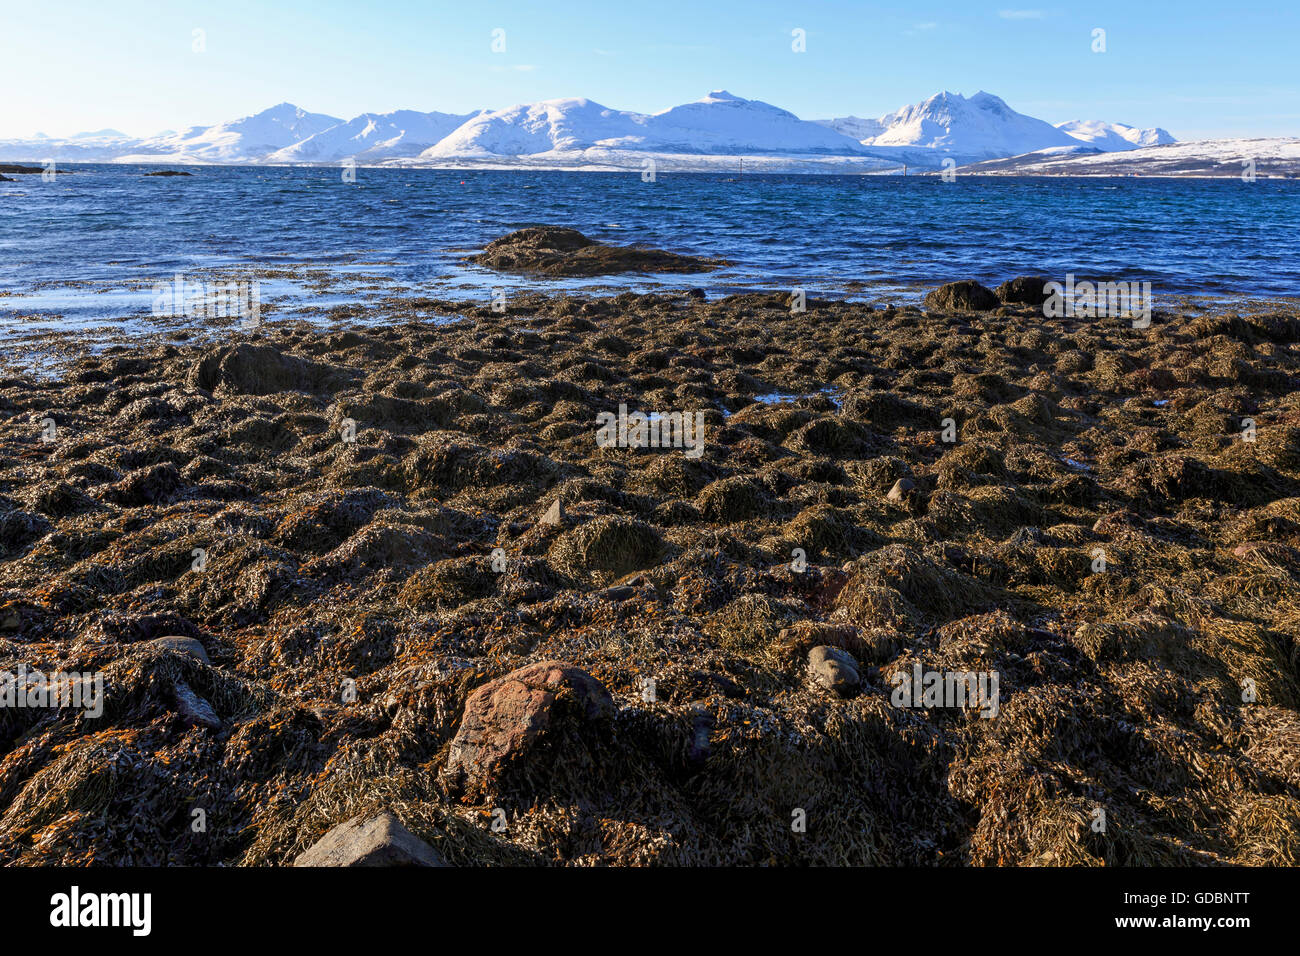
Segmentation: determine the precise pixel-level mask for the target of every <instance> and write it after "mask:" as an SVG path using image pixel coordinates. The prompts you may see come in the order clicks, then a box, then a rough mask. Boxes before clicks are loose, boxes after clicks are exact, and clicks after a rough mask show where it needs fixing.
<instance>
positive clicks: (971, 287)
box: [925, 279, 1002, 312]
mask: <svg viewBox="0 0 1300 956" xmlns="http://www.w3.org/2000/svg"><path fill="white" fill-rule="evenodd" d="M1001 304H1002V303H1001V302H1000V301H999V300H998V297H997V296H996V295H994V294H993V292H992V291H991V290H989V289H987V288H985V287H984V286H982V285H980V284H979V283H978V282H973V281H971V280H970V279H965V280H963V281H961V282H949V283H948V284H947V285H941V286H939V288H937V289H935V290H934V291H933V292H931V293H930V294H929V295H927V296H926V297H925V307H926V308H927V309H929V310H930V311H931V312H987V311H989V310H990V309H996V308H997V307H998V306H999V305H1001Z"/></svg>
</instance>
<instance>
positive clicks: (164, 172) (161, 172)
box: [145, 169, 194, 176]
mask: <svg viewBox="0 0 1300 956" xmlns="http://www.w3.org/2000/svg"><path fill="white" fill-rule="evenodd" d="M193 175H194V174H193V173H186V172H182V171H180V170H178V169H160V170H158V171H157V172H156V173H145V176H193Z"/></svg>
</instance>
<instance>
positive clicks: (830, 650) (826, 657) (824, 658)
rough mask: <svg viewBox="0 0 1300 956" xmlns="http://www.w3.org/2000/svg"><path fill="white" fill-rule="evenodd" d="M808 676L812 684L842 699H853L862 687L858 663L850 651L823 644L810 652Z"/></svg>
mask: <svg viewBox="0 0 1300 956" xmlns="http://www.w3.org/2000/svg"><path fill="white" fill-rule="evenodd" d="M808 676H809V678H810V679H811V680H812V682H813V683H814V684H815V685H817V686H818V687H821V688H823V689H825V690H828V691H830V692H832V693H834V694H837V695H839V696H840V697H852V696H854V695H855V694H857V692H858V688H859V687H860V686H861V685H862V678H861V676H860V675H859V673H858V662H857V660H856V659H854V657H853V655H852V654H850V653H849V652H848V651H846V650H843V649H841V648H838V647H831V646H830V645H828V644H821V645H818V646H817V647H814V648H813V649H812V650H811V651H809V652H808Z"/></svg>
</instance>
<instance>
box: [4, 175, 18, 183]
mask: <svg viewBox="0 0 1300 956" xmlns="http://www.w3.org/2000/svg"><path fill="white" fill-rule="evenodd" d="M16 181H17V180H13V179H10V178H9V177H8V176H0V183H12V182H16Z"/></svg>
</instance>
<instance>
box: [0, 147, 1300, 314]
mask: <svg viewBox="0 0 1300 956" xmlns="http://www.w3.org/2000/svg"><path fill="white" fill-rule="evenodd" d="M70 168H71V169H72V170H74V172H73V173H72V174H71V175H62V176H58V177H57V178H56V180H55V181H54V182H52V183H46V182H43V181H42V180H41V178H40V177H39V176H30V175H25V176H16V177H14V178H15V179H17V180H18V181H17V182H13V183H0V261H3V268H2V269H0V329H3V330H6V331H10V330H13V329H14V328H16V327H17V326H18V325H22V326H23V327H24V328H25V329H26V330H27V331H28V332H29V333H30V332H31V330H32V329H34V328H39V327H40V323H46V324H47V325H48V327H50V328H59V327H62V328H76V327H78V325H79V324H87V325H90V324H102V323H104V322H120V323H121V325H122V328H123V330H124V331H126V332H127V333H128V334H129V331H130V329H132V328H135V327H136V325H138V326H140V327H141V328H147V327H148V321H147V319H148V316H149V311H150V304H151V301H152V299H151V294H150V289H151V288H152V287H153V286H154V285H155V284H156V283H159V282H167V281H171V280H172V278H173V276H174V275H175V274H176V273H185V274H187V275H188V274H192V273H194V272H196V271H199V272H203V271H206V270H216V271H217V272H219V273H220V272H235V273H238V272H239V271H240V270H247V269H250V268H256V269H258V270H264V269H277V270H279V269H283V270H285V271H284V272H283V273H277V276H278V278H277V279H275V280H272V282H271V283H270V287H269V288H267V289H264V298H269V299H270V301H272V302H275V301H278V302H280V303H282V304H283V303H292V304H293V305H294V306H295V307H296V308H304V307H305V308H306V309H307V310H308V311H310V309H312V308H320V309H322V310H324V309H328V308H329V307H330V306H336V305H339V304H342V303H358V302H361V303H364V302H365V301H366V300H367V299H368V298H373V297H375V296H376V295H377V294H378V291H377V290H380V289H382V290H383V291H385V292H390V291H397V292H401V293H403V294H405V293H410V294H420V295H429V296H437V297H445V298H456V299H475V298H479V297H482V298H486V297H487V296H488V295H489V294H490V292H489V290H490V289H491V288H492V287H493V286H498V285H505V286H512V285H519V284H524V285H528V286H530V287H534V288H536V287H541V288H556V289H561V288H571V287H574V286H576V285H591V284H593V283H592V282H591V281H590V280H586V281H584V282H583V283H574V282H572V281H569V282H563V281H556V280H536V279H527V280H519V279H509V278H503V277H501V276H498V275H495V274H492V273H489V272H487V271H485V270H482V269H477V268H473V267H469V268H467V267H465V266H464V265H463V264H462V262H461V260H462V259H463V257H464V256H465V255H467V254H469V253H470V252H472V251H475V250H477V249H479V248H481V247H482V246H483V245H484V244H485V243H487V242H488V241H490V240H492V239H494V238H496V237H498V236H500V235H502V234H504V233H506V232H509V231H510V230H512V229H517V228H520V227H522V226H525V225H532V224H539V223H546V224H554V225H566V226H572V227H575V228H578V229H580V230H582V231H583V232H585V233H587V234H588V235H590V236H591V237H593V238H596V239H601V240H606V241H610V242H626V243H631V242H645V243H649V244H652V245H654V246H658V247H661V248H666V249H672V250H675V251H680V252H689V253H696V254H701V255H710V256H722V257H724V258H726V259H728V260H731V261H732V262H733V263H734V264H733V265H732V266H731V267H729V268H726V269H723V270H719V271H717V272H714V273H711V274H705V275H697V276H671V277H644V276H637V277H621V278H615V277H612V278H610V279H608V280H604V279H602V280H599V284H600V285H605V286H624V287H630V288H635V289H648V288H654V287H656V286H676V287H682V286H703V287H705V288H706V289H709V290H711V291H718V292H721V291H726V290H732V289H737V288H745V287H763V288H788V287H793V286H798V287H804V288H807V289H808V290H809V291H810V293H812V294H851V295H855V296H861V297H864V298H874V297H878V296H881V295H886V294H888V295H895V294H896V295H899V296H901V297H902V298H906V296H907V295H908V294H913V295H914V294H916V292H917V290H918V288H919V287H921V286H927V285H932V284H935V283H937V282H941V281H948V280H951V279H955V278H977V279H980V280H982V281H984V282H986V283H989V284H994V283H996V282H999V281H1001V280H1002V279H1005V278H1009V277H1011V276H1014V275H1019V274H1024V273H1030V272H1034V273H1046V274H1051V275H1064V274H1065V273H1067V272H1072V273H1074V274H1076V275H1077V276H1079V277H1080V278H1115V279H1125V280H1139V281H1140V280H1150V281H1151V282H1152V285H1153V289H1154V291H1155V293H1156V295H1157V297H1159V296H1161V295H1171V294H1181V293H1191V294H1197V295H1248V296H1279V295H1285V296H1291V295H1297V294H1300V182H1291V181H1269V180H1259V181H1257V182H1255V183H1253V184H1247V183H1243V182H1241V181H1239V180H1235V179H1234V180H1223V181H1219V180H1155V179H1005V178H995V179H974V178H959V179H958V180H957V181H956V182H953V183H945V182H943V181H942V180H940V179H938V178H906V179H904V178H900V177H894V176H891V177H868V176H749V175H746V176H743V177H741V178H739V179H729V178H728V177H724V176H712V175H702V174H679V175H672V174H661V175H660V176H659V179H658V182H655V183H644V182H642V181H641V179H640V177H639V175H636V174H627V175H623V174H601V173H558V172H486V171H475V172H461V171H446V170H377V169H361V170H358V171H357V181H356V183H354V184H348V183H345V182H343V177H342V176H341V174H340V171H339V170H338V169H288V168H284V169H276V168H249V167H240V168H231V167H198V168H193V169H192V170H191V171H192V172H193V175H192V176H189V177H173V178H162V177H145V176H144V175H143V174H144V173H145V172H146V171H148V168H146V167H136V166H116V165H114V166H103V165H96V166H91V165H83V166H74V167H70ZM304 267H306V268H310V269H316V270H326V271H327V272H328V274H329V276H330V277H331V278H330V279H329V280H328V281H321V280H320V279H319V278H318V279H317V280H316V281H306V280H304V279H303V278H301V277H300V276H299V275H297V273H300V272H302V270H303V269H304ZM34 323H35V324H34ZM133 323H134V325H133Z"/></svg>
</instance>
